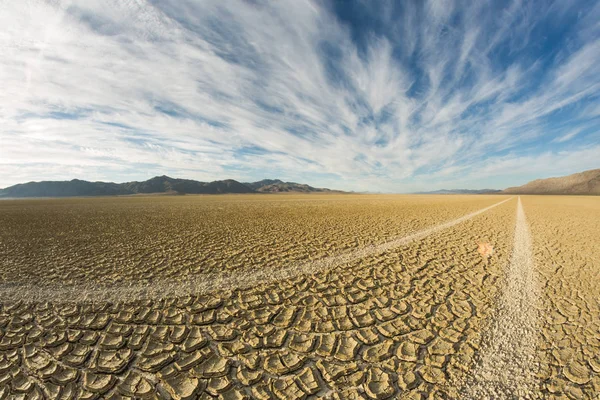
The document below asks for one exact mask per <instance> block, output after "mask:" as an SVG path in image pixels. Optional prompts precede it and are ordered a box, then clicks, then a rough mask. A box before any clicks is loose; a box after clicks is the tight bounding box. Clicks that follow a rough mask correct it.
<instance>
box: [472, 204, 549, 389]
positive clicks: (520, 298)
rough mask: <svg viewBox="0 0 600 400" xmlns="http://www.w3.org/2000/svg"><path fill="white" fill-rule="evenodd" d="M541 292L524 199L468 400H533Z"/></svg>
mask: <svg viewBox="0 0 600 400" xmlns="http://www.w3.org/2000/svg"><path fill="white" fill-rule="evenodd" d="M539 298H540V290H539V284H538V279H537V276H536V274H535V272H534V270H533V252H532V241H531V235H530V233H529V227H528V225H527V219H526V217H525V212H524V211H523V205H522V204H521V198H520V197H519V199H518V203H517V221H516V226H515V237H514V247H513V253H512V257H511V260H510V263H509V266H508V270H507V271H506V276H505V284H504V289H503V292H502V293H501V294H500V298H499V301H498V308H497V310H496V314H495V317H494V319H493V321H492V324H491V326H490V329H489V331H488V332H487V333H486V334H485V335H484V337H483V341H482V346H481V349H480V355H479V357H478V361H477V363H476V365H475V366H474V369H473V373H472V374H471V375H470V376H469V378H467V380H466V384H465V385H463V396H461V397H462V398H465V399H533V398H537V397H538V396H537V395H536V393H537V392H539V390H538V386H537V384H536V380H535V370H536V366H537V364H536V362H535V349H536V343H537V332H538V327H539V316H538V308H537V305H538V302H539Z"/></svg>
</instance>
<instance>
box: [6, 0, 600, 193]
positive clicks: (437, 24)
mask: <svg viewBox="0 0 600 400" xmlns="http://www.w3.org/2000/svg"><path fill="white" fill-rule="evenodd" d="M594 16H597V17H600V6H599V5H598V4H594V2H586V1H575V2H563V1H557V2H554V3H549V2H546V1H544V2H528V3H523V2H520V1H513V2H510V3H505V2H495V1H481V2H477V3H475V4H473V3H470V4H467V3H464V2H460V1H448V2H440V1H428V2H417V1H414V2H397V3H394V2H381V3H365V2H356V3H347V2H344V4H343V5H342V4H338V3H322V2H311V1H278V2H269V3H267V2H246V1H239V2H218V1H202V2H194V1H166V2H165V1H160V2H158V1H108V0H106V1H62V2H61V1H57V2H53V3H49V2H42V1H39V2H37V1H33V2H29V3H28V4H23V3H21V2H4V3H0V25H2V26H3V30H2V31H1V32H0V82H1V83H2V87H3V90H2V91H1V92H0V124H1V125H0V126H1V128H0V164H2V165H1V168H2V173H0V187H2V186H7V185H10V184H13V183H18V182H22V181H29V180H40V179H67V178H73V177H79V178H84V179H104V180H116V181H125V180H129V179H145V178H148V177H149V176H151V175H154V174H163V173H167V174H172V175H175V176H180V177H190V178H195V179H204V180H212V179H219V178H226V177H230V178H237V179H240V180H253V179H260V178H263V177H275V176H276V177H281V178H284V179H290V180H301V181H306V182H309V183H311V184H315V185H326V186H332V187H337V188H344V189H354V190H381V191H394V192H398V191H400V192H401V191H412V190H421V189H425V188H438V187H441V186H453V185H461V186H465V187H475V186H480V185H482V184H485V186H487V187H501V186H505V185H510V184H519V183H522V181H523V178H524V177H525V176H529V175H530V174H531V171H535V173H536V174H538V176H545V175H548V174H556V173H565V174H566V173H571V172H575V171H578V170H581V169H586V168H592V167H597V166H598V165H597V160H596V159H594V157H591V156H590V154H594V152H595V154H600V141H599V140H598V135H596V134H595V132H596V131H595V128H594V127H595V126H596V125H597V121H598V118H600V113H598V110H597V108H598V107H597V103H598V99H599V97H600V26H599V25H598V23H597V21H598V18H595V17H594ZM532 162H533V163H536V166H535V168H531V165H530V163H532ZM557 166H560V171H557ZM484 172H485V173H486V174H488V176H489V179H486V177H485V176H483V175H482V174H483V173H484ZM523 172H527V174H525V175H524V174H523Z"/></svg>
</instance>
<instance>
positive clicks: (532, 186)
mask: <svg viewBox="0 0 600 400" xmlns="http://www.w3.org/2000/svg"><path fill="white" fill-rule="evenodd" d="M503 193H508V194H579V195H600V169H592V170H589V171H584V172H579V173H577V174H573V175H568V176H562V177H559V178H548V179H536V180H535V181H531V182H529V183H527V184H525V185H523V186H517V187H511V188H508V189H506V190H504V191H503Z"/></svg>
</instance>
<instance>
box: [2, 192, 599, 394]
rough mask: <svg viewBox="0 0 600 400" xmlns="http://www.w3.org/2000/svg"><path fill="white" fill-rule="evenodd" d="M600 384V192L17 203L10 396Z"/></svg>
mask: <svg viewBox="0 0 600 400" xmlns="http://www.w3.org/2000/svg"><path fill="white" fill-rule="evenodd" d="M599 395H600V198H594V197H574V196H563V197H559V196H520V197H519V196H483V195H479V196H416V195H413V196H399V195H339V194H336V195H317V194H311V195H223V196H180V197H167V196H159V197H121V198H114V197H113V198H85V199H53V200H39V199H36V200H7V201H0V399H5V398H11V399H12V398H23V399H34V398H52V399H54V398H57V399H58V398H60V399H62V398H65V399H68V398H82V399H96V398H111V399H120V398H125V399H129V398H149V399H171V398H172V399H195V398H202V399H212V398H223V399H244V398H257V399H272V398H280V399H296V398H299V399H303V398H307V397H324V398H331V399H362V398H369V399H385V398H407V399H485V398H490V399H515V398H532V399H535V398H556V399H586V398H599Z"/></svg>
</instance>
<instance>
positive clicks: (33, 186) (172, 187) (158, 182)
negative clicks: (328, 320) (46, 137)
mask: <svg viewBox="0 0 600 400" xmlns="http://www.w3.org/2000/svg"><path fill="white" fill-rule="evenodd" d="M279 192H302V193H312V192H331V193H342V192H341V191H335V190H331V189H325V188H315V187H312V186H309V185H306V184H299V183H294V182H284V181H282V180H279V179H263V180H262V181H257V182H246V183H241V182H238V181H236V180H233V179H225V180H216V181H211V182H201V181H196V180H193V179H178V178H171V177H169V176H166V175H162V176H155V177H153V178H150V179H148V180H145V181H131V182H123V183H114V182H101V181H96V182H91V181H85V180H81V179H72V180H70V181H41V182H27V183H19V184H16V185H13V186H9V187H7V188H4V189H0V198H31V197H92V196H127V195H137V194H227V193H236V194H243V193H279Z"/></svg>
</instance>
